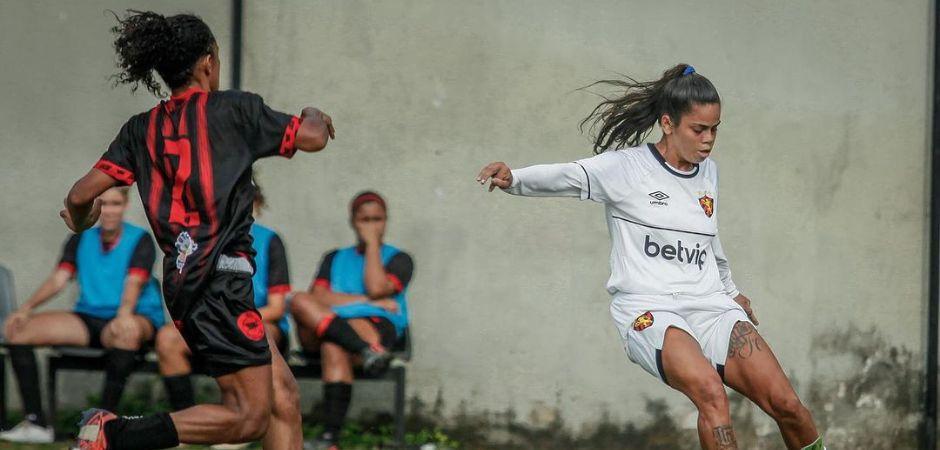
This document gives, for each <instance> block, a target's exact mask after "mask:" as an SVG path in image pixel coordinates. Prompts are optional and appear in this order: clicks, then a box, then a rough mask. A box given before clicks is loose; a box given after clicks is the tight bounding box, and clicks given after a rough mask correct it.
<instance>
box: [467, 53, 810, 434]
mask: <svg viewBox="0 0 940 450" xmlns="http://www.w3.org/2000/svg"><path fill="white" fill-rule="evenodd" d="M603 83H608V84H612V85H615V86H618V87H621V88H624V89H625V90H626V92H625V94H624V95H623V96H622V97H620V98H614V99H609V100H606V101H604V102H602V103H601V104H600V105H598V106H597V108H595V110H594V112H593V113H592V114H591V116H589V117H588V118H587V119H585V121H584V123H588V122H590V121H592V120H593V121H595V122H596V125H597V126H598V134H597V137H596V139H595V142H594V151H595V152H596V153H598V154H597V155H596V156H594V157H592V158H587V159H582V160H579V161H575V162H573V163H565V164H547V165H537V166H531V167H526V168H523V169H516V170H510V168H509V167H508V166H507V165H506V164H505V163H502V162H494V163H491V164H489V165H487V166H486V167H484V168H483V170H482V171H480V174H479V176H478V177H477V181H478V182H480V183H481V184H484V183H486V181H487V180H490V181H491V183H490V190H491V191H492V190H493V189H494V188H496V187H498V188H501V189H503V190H504V191H506V192H508V193H510V194H514V195H524V196H542V197H580V198H581V199H582V200H586V199H589V200H594V201H596V202H600V203H603V204H604V205H605V217H606V219H607V226H608V229H609V230H610V237H611V242H612V248H611V253H610V266H611V275H610V279H609V280H608V282H607V290H608V292H610V294H611V295H612V296H613V300H612V302H611V304H610V313H611V315H612V316H613V319H614V322H615V323H616V325H617V329H618V330H619V331H620V336H621V338H622V339H623V344H624V348H625V350H626V352H627V355H628V356H629V358H630V360H631V361H633V362H635V363H637V364H639V365H640V366H641V367H643V369H645V370H646V371H647V372H649V373H650V374H652V375H653V376H655V377H657V378H659V379H661V380H662V381H663V382H664V383H666V384H668V385H669V386H671V387H673V388H674V389H676V390H678V391H680V392H682V393H683V394H685V395H686V396H687V397H689V399H690V400H692V402H693V403H694V404H695V407H696V408H697V409H698V412H699V419H698V434H699V440H700V441H701V444H702V448H705V449H736V448H738V447H737V443H736V441H735V437H734V431H733V430H732V427H731V417H730V413H729V408H728V398H727V396H726V393H725V389H724V386H723V385H722V383H723V382H724V383H725V384H727V385H728V386H730V387H731V388H732V389H734V390H736V391H738V392H740V393H742V394H743V395H745V396H746V397H747V398H749V399H751V401H753V402H754V403H756V404H757V405H758V406H759V407H760V408H761V409H763V410H764V411H765V412H766V413H767V414H769V415H770V416H771V417H773V419H774V420H775V421H776V422H777V425H778V426H779V428H780V433H781V434H782V435H783V440H784V441H785V443H786V446H787V448H788V449H823V448H824V447H823V444H822V438H821V437H820V436H819V434H818V433H817V431H816V426H815V425H814V424H813V419H812V416H811V415H810V413H809V411H808V410H807V409H806V408H805V407H804V406H803V404H802V403H801V402H800V399H799V398H798V397H797V395H796V392H794V390H793V387H792V386H791V385H790V381H789V380H788V379H787V377H786V375H785V374H784V373H783V370H782V369H781V368H780V364H779V363H778V362H777V359H776V357H775V356H774V354H773V352H771V350H770V347H769V346H768V345H767V343H766V342H765V341H764V340H763V338H761V336H760V334H758V333H757V330H756V329H755V328H754V324H757V323H758V321H757V319H756V317H755V316H754V314H753V311H751V309H750V300H749V299H748V298H747V297H745V296H744V295H742V294H741V293H740V292H739V291H738V289H737V288H736V287H735V284H734V281H732V278H731V270H730V268H729V265H728V261H727V259H726V258H725V255H724V252H723V250H722V248H721V242H720V241H719V239H718V205H719V202H718V167H717V165H716V164H715V162H713V161H711V160H710V159H708V156H709V154H710V153H711V150H712V146H713V145H714V143H715V137H716V134H717V132H718V123H719V122H720V116H721V99H720V98H719V96H718V91H717V90H715V87H714V86H713V85H712V83H711V82H710V81H709V80H708V79H707V78H705V77H704V76H702V75H700V74H697V73H695V70H694V69H693V68H692V66H689V65H687V64H679V65H677V66H675V67H673V68H671V69H669V70H667V71H666V72H665V73H663V77H662V78H661V79H659V80H656V81H651V82H636V81H635V80H632V79H629V80H628V81H605V82H603ZM584 123H582V125H583V124H584ZM656 124H659V126H660V128H661V129H662V139H660V141H659V142H658V143H656V144H645V145H644V144H641V143H642V141H643V140H644V139H645V138H646V136H647V135H648V134H649V132H650V131H651V130H652V128H653V126H654V125H656ZM627 146H629V148H624V147H627Z"/></svg>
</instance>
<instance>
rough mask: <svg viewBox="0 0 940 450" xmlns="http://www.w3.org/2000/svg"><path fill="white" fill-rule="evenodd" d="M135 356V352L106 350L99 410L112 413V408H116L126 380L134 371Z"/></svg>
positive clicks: (115, 349) (114, 349)
mask: <svg viewBox="0 0 940 450" xmlns="http://www.w3.org/2000/svg"><path fill="white" fill-rule="evenodd" d="M136 356H137V352H136V351H135V350H121V349H117V348H112V349H110V350H108V357H107V359H106V361H105V367H104V388H103V389H102V390H101V409H104V410H107V411H111V412H114V408H117V405H118V402H119V401H121V394H123V393H124V385H125V384H127V378H128V377H130V376H131V372H133V371H134V365H135V363H136V361H135V357H136Z"/></svg>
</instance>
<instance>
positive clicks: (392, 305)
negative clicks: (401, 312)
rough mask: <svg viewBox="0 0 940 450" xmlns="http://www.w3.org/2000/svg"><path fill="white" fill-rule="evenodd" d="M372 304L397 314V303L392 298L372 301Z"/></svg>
mask: <svg viewBox="0 0 940 450" xmlns="http://www.w3.org/2000/svg"><path fill="white" fill-rule="evenodd" d="M372 304H373V305H375V306H378V307H379V308H382V309H384V310H386V311H388V312H390V313H392V314H397V313H398V302H396V301H395V299H393V298H382V299H379V300H372Z"/></svg>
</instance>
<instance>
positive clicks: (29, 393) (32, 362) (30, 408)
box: [8, 345, 46, 427]
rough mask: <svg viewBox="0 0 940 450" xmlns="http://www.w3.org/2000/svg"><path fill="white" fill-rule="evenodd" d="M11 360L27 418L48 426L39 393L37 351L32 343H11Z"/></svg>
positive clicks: (42, 425)
mask: <svg viewBox="0 0 940 450" xmlns="http://www.w3.org/2000/svg"><path fill="white" fill-rule="evenodd" d="M8 348H9V349H10V362H11V363H12V364H13V373H14V374H15V375H16V383H17V384H18V385H19V387H20V398H22V399H23V412H24V413H25V414H26V420H29V421H30V422H32V423H34V424H36V425H39V426H41V427H44V426H46V416H45V415H44V414H43V413H42V397H40V394H39V367H38V366H37V365H36V353H35V352H34V351H33V346H31V345H10V346H8Z"/></svg>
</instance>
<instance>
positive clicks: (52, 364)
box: [46, 331, 411, 445]
mask: <svg viewBox="0 0 940 450" xmlns="http://www.w3.org/2000/svg"><path fill="white" fill-rule="evenodd" d="M393 354H394V355H395V360H394V361H393V363H392V365H391V367H389V369H388V370H387V371H386V372H385V373H384V374H382V375H378V376H375V375H367V374H365V373H363V372H362V369H361V368H356V369H355V372H354V373H355V378H356V381H360V380H361V381H391V382H392V383H394V385H395V394H394V405H393V416H394V420H395V441H396V443H397V444H398V445H402V444H404V442H405V381H406V378H405V368H406V366H405V364H404V363H405V362H408V361H409V360H410V359H411V342H410V339H409V338H408V334H407V331H406V333H405V335H404V336H403V338H402V339H401V342H400V344H399V345H398V346H397V347H396V348H395V349H394V350H393ZM287 359H288V366H289V367H290V369H291V372H292V373H293V374H294V377H296V378H298V379H302V378H306V379H320V378H321V377H322V376H323V367H322V366H321V364H320V359H319V358H317V357H316V356H315V355H308V354H305V353H303V352H296V351H295V352H291V353H290V355H288V358H287ZM47 361H48V362H47V366H46V392H47V402H48V403H47V409H48V417H49V423H55V418H56V412H57V399H58V374H59V372H62V371H85V372H102V371H104V367H105V351H104V350H102V349H97V348H88V347H53V348H52V352H51V354H50V355H49V357H48V360H47ZM134 372H135V373H152V374H158V373H159V371H158V365H157V359H156V355H155V354H154V353H153V352H148V353H141V354H140V355H139V356H138V362H137V366H136V367H135V368H134ZM193 373H194V374H196V375H199V374H202V373H201V371H200V370H199V368H198V364H194V367H193Z"/></svg>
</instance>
